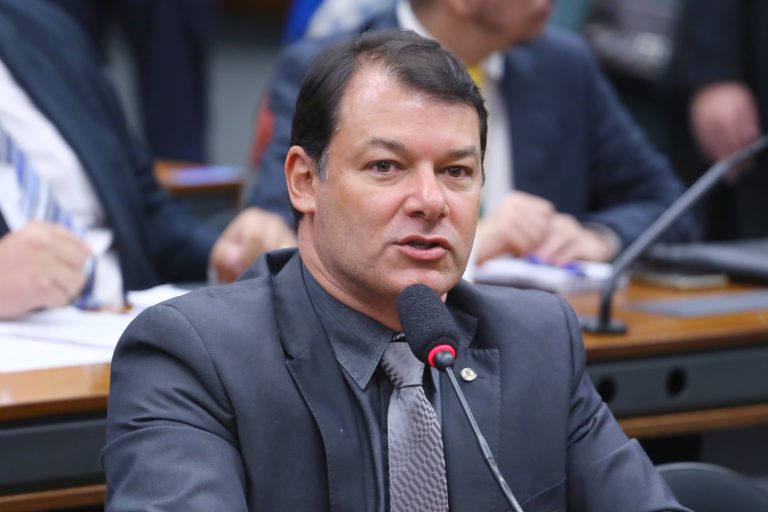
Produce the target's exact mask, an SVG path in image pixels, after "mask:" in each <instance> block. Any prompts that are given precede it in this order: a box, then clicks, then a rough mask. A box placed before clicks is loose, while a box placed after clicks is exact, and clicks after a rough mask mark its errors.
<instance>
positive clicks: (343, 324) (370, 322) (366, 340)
mask: <svg viewBox="0 0 768 512" xmlns="http://www.w3.org/2000/svg"><path fill="white" fill-rule="evenodd" d="M301 268H302V274H303V276H304V283H305V286H306V288H307V293H308V294H309V299H310V301H311V302H312V305H313V306H314V308H315V310H316V312H317V316H318V317H319V319H320V323H321V324H322V326H323V329H325V332H326V334H327V335H328V339H329V340H330V342H331V347H332V348H333V351H334V353H335V354H336V360H337V361H338V362H339V364H340V365H341V366H342V368H344V370H345V371H346V372H347V373H348V374H349V376H350V377H352V380H354V381H355V383H357V385H358V386H360V389H365V388H366V387H367V386H368V383H369V382H370V380H371V377H372V376H373V373H374V372H375V371H376V367H377V366H378V365H379V361H381V356H382V355H383V354H384V349H386V348H387V344H388V343H389V342H390V340H391V339H392V337H393V336H394V335H395V333H394V331H392V330H391V329H388V328H387V327H384V326H383V325H381V324H380V323H378V322H377V321H376V320H374V319H372V318H370V317H368V316H365V315H363V314H362V313H359V312H357V311H355V310H354V309H352V308H350V307H348V306H346V305H345V304H342V303H341V302H339V301H338V300H336V299H335V298H334V297H332V296H331V295H330V294H329V293H328V292H327V291H325V290H324V289H323V287H322V286H320V283H318V282H317V281H316V280H315V278H314V277H313V276H312V274H311V273H310V272H309V271H308V270H307V269H306V267H305V266H304V265H303V264H302V267H301Z"/></svg>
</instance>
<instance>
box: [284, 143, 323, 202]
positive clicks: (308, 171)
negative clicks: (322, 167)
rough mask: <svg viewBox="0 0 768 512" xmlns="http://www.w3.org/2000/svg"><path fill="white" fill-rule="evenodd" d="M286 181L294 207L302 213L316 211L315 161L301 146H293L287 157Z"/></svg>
mask: <svg viewBox="0 0 768 512" xmlns="http://www.w3.org/2000/svg"><path fill="white" fill-rule="evenodd" d="M285 181H286V184H287V185H288V195H289V196H290V198H291V203H292V204H293V207H294V208H296V209H297V210H298V211H299V212H301V213H304V214H306V213H312V212H314V211H315V192H316V190H315V187H316V184H317V176H315V161H314V160H313V159H312V158H311V157H310V156H309V155H308V154H307V152H306V151H304V148H302V147H301V146H291V148H290V149H289V150H288V155H287V156H286V157H285Z"/></svg>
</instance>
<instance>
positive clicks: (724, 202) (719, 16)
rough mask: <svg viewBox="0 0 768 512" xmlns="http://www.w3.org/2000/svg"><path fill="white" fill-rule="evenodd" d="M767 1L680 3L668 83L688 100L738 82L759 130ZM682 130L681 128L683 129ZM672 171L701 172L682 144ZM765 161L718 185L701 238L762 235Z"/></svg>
mask: <svg viewBox="0 0 768 512" xmlns="http://www.w3.org/2000/svg"><path fill="white" fill-rule="evenodd" d="M766 27H768V2H764V1H759V0H757V1H754V0H728V1H723V0H688V1H686V2H684V4H683V11H682V16H681V21H680V26H679V33H678V38H677V41H676V46H675V55H674V57H673V61H672V64H671V67H670V71H669V77H668V80H669V82H670V83H671V84H672V85H673V86H674V87H676V88H677V89H678V92H682V94H683V95H684V97H683V98H681V101H682V102H684V103H687V102H688V101H689V99H690V95H692V94H693V93H695V92H696V91H697V90H699V89H701V88H702V87H705V86H707V85H711V84H715V83H718V82H740V83H743V84H746V85H747V86H748V88H749V89H750V90H751V91H752V93H753V95H754V97H755V99H756V100H757V106H758V111H759V117H760V125H761V128H762V130H763V131H764V130H765V129H766V127H768V30H766ZM685 126H687V123H686V125H685ZM684 147H685V151H684V152H683V154H681V155H680V158H679V164H678V166H677V167H678V168H679V169H680V170H681V172H682V173H683V176H684V177H685V178H686V180H687V181H693V180H694V179H695V178H697V177H698V176H699V175H700V174H701V172H702V171H703V170H704V169H705V168H706V164H705V163H704V162H703V161H702V160H701V159H698V158H696V156H695V155H697V153H698V151H697V149H696V148H695V146H694V145H693V144H692V141H690V140H689V141H687V144H685V146H684ZM766 194H768V159H766V158H765V157H763V158H761V159H759V160H758V165H757V166H756V168H755V169H753V170H752V171H751V172H747V173H742V174H741V176H740V177H739V179H738V181H737V182H736V183H734V184H731V185H722V186H720V187H718V188H717V189H716V190H715V192H714V193H713V194H712V195H711V196H710V197H709V198H708V201H707V203H706V214H707V220H708V222H707V233H706V235H707V237H708V238H711V239H738V238H750V237H760V236H768V201H766Z"/></svg>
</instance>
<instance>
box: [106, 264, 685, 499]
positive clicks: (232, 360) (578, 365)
mask: <svg viewBox="0 0 768 512" xmlns="http://www.w3.org/2000/svg"><path fill="white" fill-rule="evenodd" d="M300 268H301V267H300V260H299V258H298V257H297V256H295V255H294V254H293V251H290V250H289V251H282V252H278V253H271V254H268V255H266V256H263V257H262V258H261V259H260V260H259V261H258V262H257V263H256V266H255V267H254V269H253V270H252V271H251V273H250V276H249V277H250V278H248V279H245V280H241V281H239V282H237V283H235V284H233V285H229V286H226V287H219V288H210V289H203V290H199V291H196V292H193V293H190V294H188V295H186V296H184V297H181V298H178V299H174V300H172V301H169V302H166V303H164V304H161V305H159V306H156V307H153V308H150V309H149V310H147V311H145V312H144V313H142V314H141V315H140V316H139V317H138V318H137V319H136V320H135V321H134V322H133V323H132V324H131V326H130V327H129V328H128V330H127V331H126V332H125V334H124V335H123V337H122V339H121V340H120V343H119V344H118V347H117V349H116V351H115V356H114V359H113V362H112V380H111V391H110V398H109V415H108V427H107V445H106V448H105V449H104V452H103V462H104V467H105V469H106V475H107V484H108V488H109V491H108V498H107V500H108V501H107V510H110V511H127V510H150V509H151V510H169V511H170V510H185V511H195V510H200V511H210V510H227V511H230V512H232V511H239V510H243V511H244V510H251V511H257V510H265V511H267V510H269V511H278V510H279V511H283V510H285V511H288V510H291V511H302V510H307V511H309V510H312V511H324V510H327V511H336V512H338V511H355V512H359V511H361V510H362V507H363V504H364V503H366V499H365V496H366V493H369V492H374V491H373V490H372V489H366V485H365V481H366V479H365V475H366V473H371V472H373V468H370V467H364V465H363V459H362V457H361V456H360V453H361V450H360V446H361V443H363V442H365V439H363V438H361V432H360V428H361V427H360V426H359V425H357V424H356V422H355V414H354V411H353V409H352V408H353V407H355V405H354V404H355V400H354V399H353V397H352V395H351V391H350V390H349V388H348V387H347V384H346V382H345V379H344V377H343V375H342V373H341V369H340V366H339V364H338V363H337V361H336V358H335V356H334V353H333V350H332V348H331V346H330V342H329V340H328V339H327V337H326V335H325V333H324V331H323V329H322V327H321V324H320V322H319V319H318V318H317V316H316V314H315V312H314V310H313V308H312V304H311V303H310V301H309V298H308V295H307V292H306V288H305V286H304V282H303V280H302V277H301V270H300ZM448 304H449V307H450V308H451V309H452V311H453V312H454V314H455V315H454V316H457V317H458V318H459V319H460V326H459V329H460V331H461V333H462V338H461V347H460V349H459V354H458V358H457V363H456V364H457V368H459V369H460V368H465V367H471V368H473V369H474V370H475V371H476V372H477V374H478V378H477V379H476V380H474V381H472V382H461V386H462V388H463V391H464V393H465V395H466V398H467V401H468V402H469V404H470V406H471V407H472V409H473V411H474V413H475V415H476V416H477V420H478V423H479V425H480V428H481V429H482V431H483V432H484V434H485V436H486V438H487V440H488V442H489V444H490V446H491V449H492V450H493V451H494V453H495V454H496V458H497V461H498V463H499V467H500V469H501V471H502V473H503V474H504V475H505V478H506V479H507V481H508V482H509V484H510V487H511V488H512V490H513V492H514V493H515V495H516V496H517V498H518V500H519V501H520V502H521V504H522V506H523V508H524V509H525V511H526V512H557V511H565V510H569V511H571V512H576V511H581V512H616V511H622V512H640V511H644V512H648V511H662V510H678V511H679V510H685V509H683V508H681V507H680V506H679V505H677V504H676V502H675V500H674V499H673V498H672V496H671V495H670V493H669V491H668V489H667V487H666V485H665V484H664V483H663V482H662V480H661V479H660V478H659V476H658V475H657V474H656V472H655V470H654V468H653V466H652V465H651V463H650V462H649V461H648V459H647V458H646V456H645V454H644V453H643V451H642V449H641V448H640V446H639V445H638V444H637V442H636V441H629V440H628V439H627V438H626V437H625V435H624V433H623V432H622V431H621V429H620V428H619V426H618V425H617V423H616V422H615V420H614V418H613V416H612V415H611V413H610V411H609V410H608V408H607V407H606V406H605V404H604V403H603V402H602V401H601V400H600V398H599V397H598V395H597V393H596V392H595V390H594V388H593V386H592V383H591V381H590V380H589V378H588V377H587V375H586V373H585V371H584V351H583V347H582V342H581V338H580V335H579V328H578V326H577V324H576V320H575V318H574V315H573V312H572V311H571V309H570V308H569V307H568V305H567V304H566V303H565V302H564V301H563V299H561V298H558V297H556V296H554V295H549V294H545V293H541V292H522V291H518V290H514V289H510V288H493V287H474V286H471V285H469V284H467V283H461V284H459V285H458V286H456V287H455V288H454V289H453V290H452V291H451V292H450V294H449V297H448ZM440 386H441V390H442V391H441V400H442V402H441V407H442V426H443V439H444V445H445V457H446V465H447V472H448V487H449V495H450V504H451V510H452V511H454V512H477V511H483V512H488V511H501V510H507V507H506V506H505V503H504V501H503V500H502V497H501V496H500V494H499V493H498V492H497V490H496V486H495V484H494V481H493V480H492V477H491V475H490V473H489V471H488V469H487V468H486V466H485V464H484V462H483V459H482V457H481V456H480V454H479V451H478V449H477V446H476V444H475V441H474V440H473V437H472V433H471V430H470V427H469V425H468V423H467V421H466V419H465V418H464V417H463V415H462V412H461V410H460V408H459V404H458V402H457V400H456V398H455V396H454V395H453V393H451V392H449V391H448V386H449V383H448V382H447V380H445V376H442V379H441V381H440Z"/></svg>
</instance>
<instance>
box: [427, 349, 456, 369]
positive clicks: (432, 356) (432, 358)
mask: <svg viewBox="0 0 768 512" xmlns="http://www.w3.org/2000/svg"><path fill="white" fill-rule="evenodd" d="M440 352H450V353H451V355H452V356H453V357H454V358H455V357H456V350H455V349H454V348H453V347H452V346H450V345H447V344H443V345H437V346H436V347H435V348H433V349H432V350H430V351H429V355H428V356H427V362H428V363H429V366H433V367H434V366H435V356H436V355H437V354H439V353H440Z"/></svg>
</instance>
